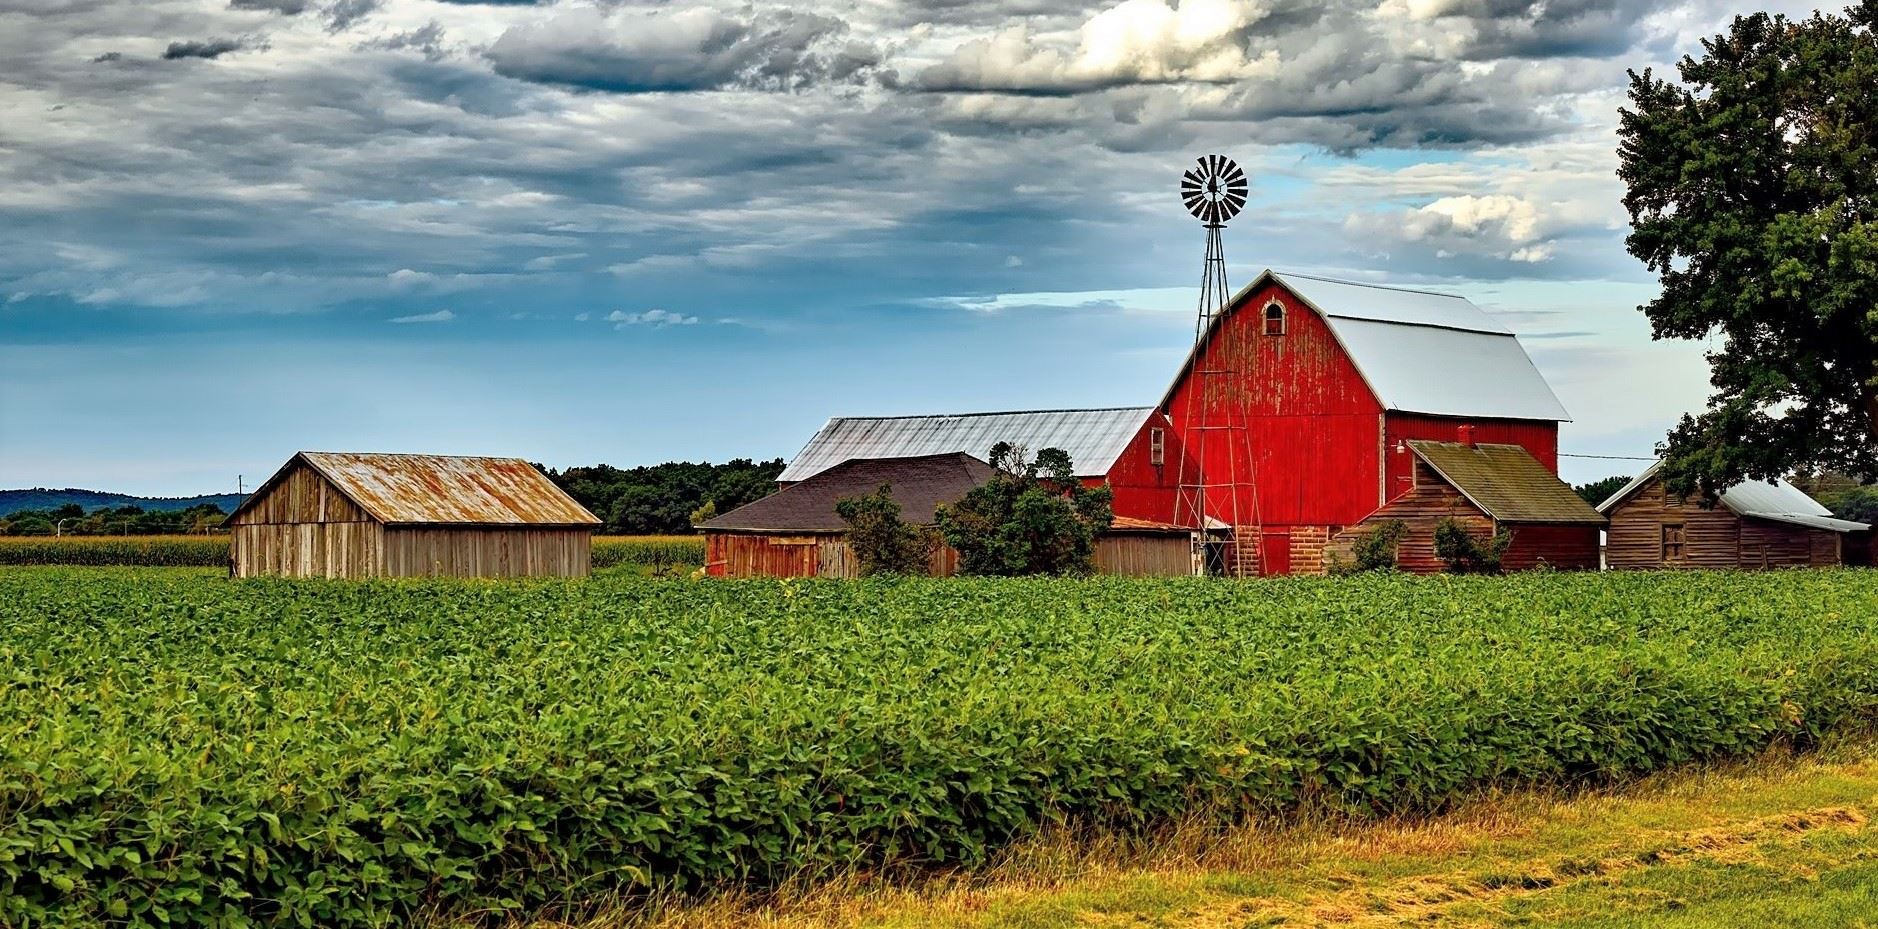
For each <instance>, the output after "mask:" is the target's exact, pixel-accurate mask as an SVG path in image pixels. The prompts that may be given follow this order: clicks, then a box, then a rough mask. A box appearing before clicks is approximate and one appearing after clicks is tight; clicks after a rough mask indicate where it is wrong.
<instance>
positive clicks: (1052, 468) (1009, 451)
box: [937, 442, 1115, 577]
mask: <svg viewBox="0 0 1878 929" xmlns="http://www.w3.org/2000/svg"><path fill="white" fill-rule="evenodd" d="M987 460H988V462H989V463H990V464H991V466H992V467H993V468H995V469H997V472H998V473H997V474H996V475H994V476H993V477H992V478H991V480H989V481H986V482H985V483H983V484H980V485H978V486H977V487H974V488H972V490H971V492H970V493H967V494H966V495H965V498H964V499H963V500H960V501H959V502H958V503H956V504H951V505H946V506H941V507H940V508H939V511H938V514H937V527H938V530H939V534H940V535H941V536H942V537H943V538H944V539H945V541H946V544H948V545H951V546H952V547H953V548H955V549H957V550H958V553H959V573H961V574H976V575H993V576H1002V577H1009V576H1016V575H1023V574H1092V573H1094V572H1095V545H1096V537H1097V536H1100V535H1101V534H1102V533H1103V532H1105V531H1106V530H1107V529H1108V527H1109V523H1111V522H1113V521H1114V519H1115V512H1114V510H1113V509H1112V508H1111V507H1110V503H1111V501H1112V500H1113V499H1114V491H1113V490H1111V489H1110V488H1109V487H1108V485H1106V484H1105V485H1103V486H1101V487H1094V488H1091V487H1084V486H1083V485H1082V482H1081V481H1078V480H1076V469H1075V465H1074V463H1073V462H1071V461H1070V458H1069V453H1067V452H1065V451H1063V450H1062V449H1060V448H1046V449H1043V450H1042V451H1040V452H1038V453H1037V455H1036V457H1035V458H1031V459H1028V460H1026V457H1025V452H1024V450H1023V449H1022V448H1019V447H1017V446H1014V445H1012V444H1010V443H1009V442H999V443H998V444H996V445H994V446H992V447H991V453H990V455H989V456H988V458H987Z"/></svg>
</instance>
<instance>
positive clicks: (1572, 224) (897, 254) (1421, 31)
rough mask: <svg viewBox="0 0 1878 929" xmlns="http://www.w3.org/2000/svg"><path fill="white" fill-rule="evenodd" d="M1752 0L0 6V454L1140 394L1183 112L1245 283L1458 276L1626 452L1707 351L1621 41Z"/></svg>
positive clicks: (1172, 287)
mask: <svg viewBox="0 0 1878 929" xmlns="http://www.w3.org/2000/svg"><path fill="white" fill-rule="evenodd" d="M1750 9H1751V8H1749V7H1744V6H1740V5H1738V3H1731V2H1718V0H1681V2H1671V0H1536V2H1528V0H1380V2H1378V0H1328V2H1312V0H1119V2H1115V0H998V2H992V0H925V2H917V0H858V2H855V0H849V2H844V3H826V2H818V0H807V2H800V3H789V4H771V3H757V4H749V5H739V4H735V3H719V4H702V3H694V2H690V0H671V2H665V3H654V4H643V3H610V2H602V3H594V2H587V0H555V2H545V0H544V2H539V3H530V2H513V0H511V2H481V3H469V2H441V0H115V2H114V0H0V62H4V67H3V68H0V486H11V487H18V486H33V485H49V486H83V487H94V488H100V489H112V490H124V491H130V492H143V493H171V494H181V493H197V492H206V491H222V490H230V489H233V487H234V484H235V480H236V475H237V474H242V475H245V476H246V479H247V480H248V482H249V485H250V486H252V483H253V482H254V481H255V480H256V479H258V478H260V477H263V476H265V474H266V473H267V472H269V471H271V470H272V469H273V468H274V467H275V466H277V465H278V464H279V463H280V462H281V461H283V460H285V458H286V457H287V456H288V455H289V454H290V453H292V452H293V451H294V450H296V449H302V448H311V449H342V450H344V449H369V450H394V451H437V452H462V453H485V454H515V455H521V456H525V457H528V458H531V459H534V460H538V461H542V462H546V463H549V464H553V465H572V464H586V463H593V462H600V461H606V462H611V463H615V464H622V465H623V464H632V463H649V462H657V461H663V460H667V459H672V458H691V459H698V458H708V459H713V460H717V459H722V458H726V457H732V456H751V457H775V456H782V457H787V456H789V455H791V454H793V453H794V452H795V450H796V449H797V448H798V447H800V445H801V443H802V441H803V440H804V439H805V438H806V437H807V436H808V435H809V434H810V433H811V432H813V430H814V429H815V428H816V427H817V426H819V425H820V423H821V422H822V421H823V420H824V419H826V418H827V417H828V416H830V415H835V414H870V413H912V412H943V411H966V410H977V409H1011V408H1039V407H1061V406H1108V405H1135V404H1147V403H1151V402H1153V401H1154V399H1155V398H1156V397H1157V396H1158V395H1159V394H1160V392H1161V390H1162V389H1163V388H1164V387H1165V384H1166V381H1167V379H1168V378H1169V376H1170V375H1171V373H1172V369H1173V367H1174V365H1175V364H1176V363H1177V360H1178V358H1179V357H1180V355H1181V354H1182V352H1183V351H1184V349H1185V347H1186V345H1187V344H1188V343H1189V342H1190V341H1191V337H1192V313H1193V301H1194V285H1195V284H1196V283H1197V281H1198V277H1199V258H1200V249H1201V245H1202V239H1201V230H1200V229H1199V228H1198V226H1197V224H1196V223H1195V222H1194V221H1193V220H1192V219H1191V218H1189V217H1188V216H1187V215H1186V214H1185V213H1184V212H1183V211H1182V209H1181V208H1180V204H1179V201H1178V199H1177V198H1176V196H1175V189H1176V184H1177V180H1178V177H1179V174H1180V172H1181V171H1182V170H1183V169H1184V168H1185V167H1186V165H1187V164H1188V163H1189V162H1190V161H1191V160H1192V158H1193V157H1194V156H1196V155H1199V154H1202V153H1205V152H1221V153H1224V154H1228V155H1231V156H1233V157H1235V158H1236V159H1238V161H1239V163H1240V164H1241V165H1242V166H1244V167H1245V168H1246V169H1247V171H1248V173H1249V174H1250V175H1251V178H1252V203H1251V204H1250V205H1249V206H1248V208H1247V210H1246V213H1245V214H1244V215H1242V216H1241V217H1240V218H1239V219H1238V220H1237V221H1235V222H1234V223H1233V224H1232V225H1231V227H1230V228H1229V229H1228V230H1227V232H1226V249H1227V256H1228V258H1229V260H1230V263H1231V268H1232V275H1233V278H1234V280H1235V282H1236V281H1243V280H1248V279H1250V277H1251V276H1252V275H1253V274H1255V273H1256V272H1257V271H1258V270H1259V269H1260V268H1263V267H1273V268H1278V269H1289V270H1298V271H1313V272H1318V273H1323V274H1328V275H1331V276H1340V277H1349V278H1360V279H1374V280H1386V281H1398V282H1408V283H1414V284H1418V285H1423V286H1436V287H1439V288H1445V289H1450V290H1452V291H1455V292H1459V293H1464V294H1466V295H1468V296H1470V297H1472V298H1474V299H1475V300H1476V301H1477V302H1478V303H1480V304H1481V305H1482V306H1484V307H1486V308H1488V309H1489V310H1491V311H1494V312H1496V313H1499V314H1503V315H1502V318H1503V319H1504V320H1505V321H1506V322H1507V323H1508V324H1509V325H1510V326H1512V328H1514V329H1515V330H1516V331H1517V332H1519V333H1520V334H1521V335H1522V337H1523V339H1524V341H1525V344H1526V346H1527V348H1528V350H1529V351H1530V352H1531V353H1532V355H1533V357H1534V359H1535V361H1536V362H1537V363H1538V365H1539V367H1540V368H1541V370H1543V371H1544V372H1545V374H1546V375H1547V377H1548V378H1549V379H1550V380H1551V382H1552V384H1553V386H1554V389H1555V390H1556V391H1557V392H1558V393H1559V395H1560V397H1561V398H1562V399H1563V400H1564V402H1565V404H1566V406H1567V407H1568V408H1569V409H1570V410H1571V411H1572V413H1573V414H1574V417H1575V419H1576V422H1574V423H1572V424H1569V425H1567V426H1566V427H1565V429H1564V433H1563V437H1562V445H1563V446H1564V449H1565V450H1566V451H1571V452H1580V453H1588V454H1620V455H1621V454H1630V455H1640V454H1647V453H1648V452H1649V450H1650V448H1651V445H1652V443H1653V442H1654V441H1655V440H1656V439H1657V438H1659V437H1660V435H1661V433H1662V431H1663V430H1664V428H1665V427H1666V426H1667V425H1668V423H1669V422H1670V421H1671V420H1672V419H1673V418H1674V417H1675V416H1676V414H1677V413H1678V412H1680V411H1682V410H1684V409H1688V408H1691V407H1693V406H1698V405H1699V404H1700V403H1701V400H1702V398H1703V396H1704V394H1705V377H1706V375H1705V371H1704V364H1703V361H1702V350H1703V346H1701V345H1695V344H1689V343H1679V344H1659V343H1652V342H1651V341H1650V340H1649V334H1648V328H1647V326H1646V325H1645V323H1644V321H1643V319H1642V317H1641V315H1640V314H1638V313H1637V312H1636V306H1637V304H1638V303H1639V302H1641V301H1642V300H1644V299H1647V298H1648V296H1649V295H1650V293H1651V289H1652V288H1651V284H1650V279H1649V277H1648V276H1647V275H1646V274H1644V273H1643V270H1642V268H1641V267H1640V265H1638V264H1637V262H1635V260H1633V259H1631V258H1630V257H1629V256H1628V255H1627V254H1626V253H1625V252H1624V250H1623V244H1622V238H1623V233H1624V229H1625V223H1624V219H1625V217H1624V214H1623V210H1622V208H1621V206H1620V204H1619V196H1620V193H1621V191H1620V188H1619V184H1618V182H1617V180H1616V178H1615V176H1614V174H1613V171H1614V169H1615V165H1616V160H1615V156H1614V154H1613V150H1614V145H1615V135H1614V127H1615V123H1616V111H1617V107H1618V106H1619V105H1620V104H1621V102H1622V100H1623V86H1624V83H1625V77H1624V74H1625V69H1626V68H1639V69H1640V68H1642V67H1644V66H1649V65H1655V66H1657V67H1658V68H1661V67H1663V66H1664V65H1665V64H1667V63H1669V62H1673V61H1674V60H1675V59H1676V58H1678V57H1679V56H1680V55H1682V54H1683V53H1685V52H1689V51H1692V50H1695V49H1696V48H1697V47H1698V42H1699V41H1700V39H1701V38H1703V37H1704V36H1707V35H1711V34H1713V33H1715V32H1717V31H1719V30H1720V29H1722V28H1723V27H1724V25H1725V24H1726V22H1727V21H1728V20H1729V19H1730V18H1731V17H1732V16H1733V15H1735V14H1736V13H1740V12H1747V11H1749V10H1750ZM1804 9H1810V7H1807V8H1804ZM1790 11H1803V9H1802V8H1798V7H1796V8H1792V10H1790ZM1631 467H1634V466H1633V465H1626V464H1625V463H1622V462H1599V461H1591V460H1583V459H1580V460H1574V461H1571V462H1568V463H1567V464H1566V466H1565V471H1566V476H1567V477H1568V478H1571V479H1577V480H1584V479H1589V478H1594V477H1599V476H1602V475H1604V474H1607V473H1613V472H1620V471H1626V470H1628V469H1629V468H1631Z"/></svg>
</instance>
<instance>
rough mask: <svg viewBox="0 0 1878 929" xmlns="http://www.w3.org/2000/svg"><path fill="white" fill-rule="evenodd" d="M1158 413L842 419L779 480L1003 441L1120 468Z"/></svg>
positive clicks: (975, 449)
mask: <svg viewBox="0 0 1878 929" xmlns="http://www.w3.org/2000/svg"><path fill="white" fill-rule="evenodd" d="M1154 414H1155V408H1154V407H1146V406H1142V407H1117V408H1109V409H1095V410H1028V411H1017V412H1009V413H946V414H938V415H932V416H837V417H835V418H833V419H830V420H829V421H828V424H827V425H825V426H823V427H822V428H821V431H820V432H817V433H815V436H814V437H813V438H811V439H809V443H808V444H807V445H804V446H803V447H802V451H800V452H798V453H797V454H796V457H795V458H794V459H793V460H791V461H790V462H789V467H787V468H784V469H783V473H782V474H781V475H780V476H778V477H777V478H776V479H777V480H778V481H783V482H789V481H800V480H805V479H807V478H810V477H813V476H814V475H816V474H819V473H821V472H822V471H824V470H827V469H828V468H832V467H834V466H835V465H838V464H840V463H842V462H844V461H847V460H848V459H850V458H910V457H914V456H917V455H943V454H946V453H949V452H964V453H966V454H968V455H976V456H978V457H980V458H983V457H984V456H985V455H986V453H988V452H989V451H990V450H991V446H993V445H996V444H998V443H999V442H1010V443H1011V444H1013V445H1021V446H1023V447H1024V448H1025V449H1027V450H1029V451H1030V452H1033V453H1035V452H1037V451H1040V450H1042V449H1046V448H1060V449H1062V450H1063V451H1065V452H1068V453H1069V458H1070V461H1071V462H1073V463H1074V464H1075V466H1076V473H1077V474H1078V475H1079V476H1088V477H1094V476H1101V475H1105V474H1107V473H1108V472H1109V469H1110V468H1112V467H1114V466H1115V459H1117V458H1119V457H1121V454H1122V451H1123V450H1124V449H1126V448H1127V447H1128V442H1129V440H1131V439H1133V438H1134V437H1135V434H1136V433H1138V432H1140V431H1141V427H1142V425H1144V424H1145V423H1146V422H1147V419H1148V417H1149V416H1152V415H1154Z"/></svg>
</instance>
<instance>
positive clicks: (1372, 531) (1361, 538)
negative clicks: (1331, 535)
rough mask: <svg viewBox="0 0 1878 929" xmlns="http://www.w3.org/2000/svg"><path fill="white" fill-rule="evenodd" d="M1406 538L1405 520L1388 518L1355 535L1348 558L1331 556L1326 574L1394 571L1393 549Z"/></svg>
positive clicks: (1394, 551)
mask: <svg viewBox="0 0 1878 929" xmlns="http://www.w3.org/2000/svg"><path fill="white" fill-rule="evenodd" d="M1405 538H1408V523H1405V522H1403V521H1401V520H1399V519H1388V520H1384V521H1382V522H1380V523H1377V524H1376V525H1374V526H1371V527H1370V528H1368V529H1365V530H1363V531H1362V532H1359V533H1357V534H1356V537H1355V539H1354V540H1352V541H1351V543H1350V561H1348V562H1345V561H1343V560H1342V559H1338V558H1334V557H1333V560H1332V562H1331V565H1330V569H1331V570H1330V573H1332V574H1337V575H1345V574H1362V573H1364V572H1366V571H1394V570H1395V553H1396V549H1397V548H1399V547H1401V545H1402V540H1403V539H1405Z"/></svg>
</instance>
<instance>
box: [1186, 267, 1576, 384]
mask: <svg viewBox="0 0 1878 929" xmlns="http://www.w3.org/2000/svg"><path fill="white" fill-rule="evenodd" d="M1273 282H1276V283H1278V284H1280V285H1282V286H1283V287H1284V288H1285V289H1287V290H1289V291H1291V293H1292V294H1294V295H1296V296H1297V298H1298V299H1299V300H1302V301H1303V302H1304V304H1305V305H1306V306H1308V307H1310V308H1311V309H1312V310H1315V311H1316V312H1317V314H1318V315H1319V316H1321V317H1323V319H1324V322H1325V324H1326V325H1328V326H1329V327H1330V331H1331V333H1332V334H1333V335H1335V336H1336V337H1337V342H1338V343H1339V344H1341V345H1342V346H1343V350H1344V351H1345V352H1347V353H1348V354H1349V356H1350V361H1351V362H1352V363H1354V364H1355V365H1356V370H1357V373H1359V374H1361V375H1362V377H1363V381H1364V383H1366V384H1368V385H1369V389H1370V392H1371V393H1373V394H1375V395H1376V401H1377V402H1378V403H1381V404H1382V406H1383V408H1384V409H1390V410H1401V411H1403V412H1407V413H1427V414H1431V415H1435V416H1468V417H1492V418H1495V419H1536V420H1551V421H1553V422H1569V421H1570V420H1571V414H1570V413H1567V412H1566V411H1565V407H1564V405H1563V404H1561V403H1559V402H1558V397H1557V396H1556V395H1555V394H1553V393H1552V388H1551V386H1550V385H1548V384H1546V382H1545V377H1544V376H1542V375H1541V374H1540V373H1539V369H1538V368H1537V367H1536V366H1534V365H1533V363H1532V359H1531V358H1530V357H1529V356H1527V354H1526V350H1525V349H1524V348H1523V347H1521V346H1520V344H1519V339H1518V338H1516V337H1515V336H1514V335H1513V332H1512V330H1510V329H1508V328H1506V327H1505V326H1504V325H1501V324H1500V323H1499V322H1498V321H1497V320H1495V319H1494V318H1493V317H1491V316H1488V315H1487V314H1486V312H1485V311H1483V310H1481V309H1480V308H1479V307H1477V306H1475V305H1474V304H1473V303H1472V302H1471V301H1469V300H1468V299H1467V298H1465V297H1459V296H1455V295H1452V294H1441V293H1434V292H1432V291H1426V290H1410V289H1405V288H1400V287H1384V286H1382V285H1379V284H1361V283H1354V282H1350V281H1335V280H1331V279H1329V278H1322V277H1314V276H1311V275H1308V274H1293V273H1288V272H1287V273H1279V272H1276V271H1271V270H1266V271H1265V272H1263V273H1261V274H1259V275H1258V276H1257V277H1256V278H1253V280H1252V283H1250V284H1247V285H1246V286H1244V287H1242V288H1240V290H1239V292H1238V293H1237V294H1234V295H1233V298H1232V300H1231V302H1230V303H1229V304H1228V306H1231V307H1234V308H1235V309H1234V312H1238V311H1239V310H1241V309H1244V307H1243V306H1242V304H1243V303H1244V302H1245V301H1246V300H1248V299H1250V298H1251V296H1252V294H1253V293H1254V292H1256V291H1258V290H1260V289H1262V288H1264V287H1265V286H1266V285H1267V284H1269V283H1273ZM1227 315H1228V314H1221V315H1220V316H1219V317H1218V319H1219V320H1223V319H1225V318H1226V316H1227ZM1214 325H1215V326H1217V325H1218V322H1217V321H1216V322H1215V324H1214ZM1192 366H1193V358H1192V356H1191V355H1190V356H1189V357H1188V359H1187V362H1186V364H1184V365H1182V366H1181V369H1180V374H1179V375H1177V376H1176V377H1175V378H1174V383H1173V385H1171V386H1169V387H1168V389H1167V394H1166V396H1165V398H1163V400H1162V406H1163V407H1165V406H1166V405H1167V404H1169V403H1171V402H1172V401H1173V396H1174V390H1175V389H1176V388H1177V387H1179V386H1180V382H1181V380H1182V379H1184V378H1185V377H1186V372H1187V370H1188V369H1189V368H1191V367H1192Z"/></svg>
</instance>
